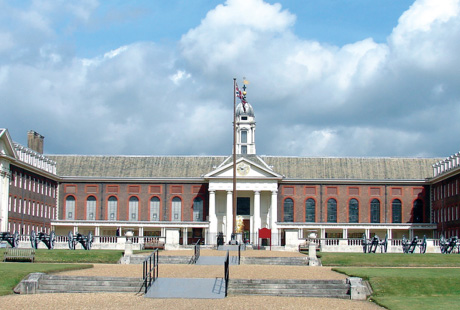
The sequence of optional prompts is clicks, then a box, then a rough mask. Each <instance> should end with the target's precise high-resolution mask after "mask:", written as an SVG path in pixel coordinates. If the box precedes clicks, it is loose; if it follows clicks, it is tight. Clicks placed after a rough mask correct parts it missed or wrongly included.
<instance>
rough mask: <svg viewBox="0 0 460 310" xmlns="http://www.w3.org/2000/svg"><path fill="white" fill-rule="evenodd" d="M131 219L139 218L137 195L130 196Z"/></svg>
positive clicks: (136, 219)
mask: <svg viewBox="0 0 460 310" xmlns="http://www.w3.org/2000/svg"><path fill="white" fill-rule="evenodd" d="M129 220H130V221H138V220H139V199H138V198H137V197H135V196H131V198H129Z"/></svg>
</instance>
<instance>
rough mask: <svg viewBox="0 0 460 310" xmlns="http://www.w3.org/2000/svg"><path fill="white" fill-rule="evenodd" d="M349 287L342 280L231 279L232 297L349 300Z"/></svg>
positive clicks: (229, 287)
mask: <svg viewBox="0 0 460 310" xmlns="http://www.w3.org/2000/svg"><path fill="white" fill-rule="evenodd" d="M349 291H350V286H349V285H348V284H347V283H345V281H342V280H284V279H273V280H271V279H231V280H230V281H229V286H228V292H229V294H234V295H272V296H292V297H298V296H304V297H327V298H347V299H349V298H350V294H349Z"/></svg>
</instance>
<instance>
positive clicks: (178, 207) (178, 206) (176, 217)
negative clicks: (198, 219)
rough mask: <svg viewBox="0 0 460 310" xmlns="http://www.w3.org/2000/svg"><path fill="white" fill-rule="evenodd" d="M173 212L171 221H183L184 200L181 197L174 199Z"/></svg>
mask: <svg viewBox="0 0 460 310" xmlns="http://www.w3.org/2000/svg"><path fill="white" fill-rule="evenodd" d="M171 211H172V212H171V221H173V222H180V221H181V220H182V216H181V214H182V200H181V199H180V198H179V197H174V198H173V200H172V205H171Z"/></svg>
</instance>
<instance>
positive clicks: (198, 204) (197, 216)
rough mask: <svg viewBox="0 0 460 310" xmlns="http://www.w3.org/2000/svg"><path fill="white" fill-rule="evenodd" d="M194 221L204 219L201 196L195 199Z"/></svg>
mask: <svg viewBox="0 0 460 310" xmlns="http://www.w3.org/2000/svg"><path fill="white" fill-rule="evenodd" d="M193 221H194V222H202V221H203V199H202V198H201V197H196V198H195V199H194V200H193Z"/></svg>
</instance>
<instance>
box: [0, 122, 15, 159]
mask: <svg viewBox="0 0 460 310" xmlns="http://www.w3.org/2000/svg"><path fill="white" fill-rule="evenodd" d="M0 155H6V156H8V157H13V158H16V152H15V150H14V145H13V141H12V140H11V137H10V134H9V133H8V130H7V129H1V128H0Z"/></svg>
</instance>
